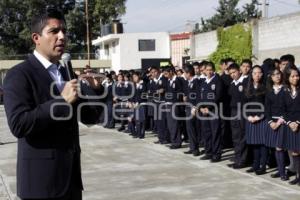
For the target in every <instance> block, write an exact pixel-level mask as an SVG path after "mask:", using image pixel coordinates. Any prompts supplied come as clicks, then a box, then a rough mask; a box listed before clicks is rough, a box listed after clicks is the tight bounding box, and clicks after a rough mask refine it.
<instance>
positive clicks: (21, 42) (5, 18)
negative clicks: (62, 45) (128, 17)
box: [0, 0, 126, 59]
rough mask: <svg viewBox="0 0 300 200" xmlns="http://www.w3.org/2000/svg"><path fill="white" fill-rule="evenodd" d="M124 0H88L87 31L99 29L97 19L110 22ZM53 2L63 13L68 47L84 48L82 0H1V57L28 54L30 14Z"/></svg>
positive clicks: (93, 34)
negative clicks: (88, 26) (67, 34)
mask: <svg viewBox="0 0 300 200" xmlns="http://www.w3.org/2000/svg"><path fill="white" fill-rule="evenodd" d="M125 2H126V0H89V3H90V4H89V14H90V20H89V24H90V29H91V31H90V33H91V38H96V37H97V36H99V33H100V19H101V20H102V21H103V22H105V23H106V22H110V21H111V20H112V19H113V18H115V17H118V16H120V15H122V14H124V13H125V10H126V9H125ZM49 5H52V6H55V7H58V8H60V9H61V10H62V11H63V12H64V13H65V18H66V22H67V26H68V30H69V31H68V32H69V43H68V44H69V46H68V50H69V51H70V52H71V53H84V52H86V48H85V47H86V42H85V41H86V19H85V7H84V1H83V0H47V1H41V0H0V59H1V55H5V58H7V55H18V54H28V53H30V51H31V50H32V48H33V45H32V42H31V40H30V29H29V27H30V21H31V18H32V15H33V14H34V13H37V12H39V11H41V10H44V9H45V8H46V6H49Z"/></svg>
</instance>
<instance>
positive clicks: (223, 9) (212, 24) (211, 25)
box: [200, 0, 260, 32]
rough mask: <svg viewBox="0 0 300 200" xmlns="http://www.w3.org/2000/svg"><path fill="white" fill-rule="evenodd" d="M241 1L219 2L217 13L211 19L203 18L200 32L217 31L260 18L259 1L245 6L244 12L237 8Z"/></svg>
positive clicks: (255, 0) (253, 1) (224, 0)
mask: <svg viewBox="0 0 300 200" xmlns="http://www.w3.org/2000/svg"><path fill="white" fill-rule="evenodd" d="M238 3H239V0H219V7H218V8H217V9H216V11H217V13H216V14H215V15H214V16H212V17H211V18H209V19H206V20H204V19H203V18H201V25H202V29H201V30H200V32H207V31H212V30H216V29H217V28H219V27H227V26H232V25H234V24H236V23H240V22H247V21H249V20H250V19H251V18H254V17H255V18H258V17H260V12H259V11H258V8H257V4H258V2H257V0H252V2H251V3H250V4H246V5H244V6H243V11H240V10H239V9H238V8H237V5H238Z"/></svg>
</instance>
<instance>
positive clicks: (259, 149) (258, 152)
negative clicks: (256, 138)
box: [251, 145, 268, 170]
mask: <svg viewBox="0 0 300 200" xmlns="http://www.w3.org/2000/svg"><path fill="white" fill-rule="evenodd" d="M251 146H252V149H253V157H254V159H253V169H254V170H258V169H266V165H267V160H268V148H267V147H266V146H265V145H251Z"/></svg>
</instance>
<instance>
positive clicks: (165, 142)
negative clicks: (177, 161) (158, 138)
mask: <svg viewBox="0 0 300 200" xmlns="http://www.w3.org/2000/svg"><path fill="white" fill-rule="evenodd" d="M161 144H170V142H168V141H162V142H161Z"/></svg>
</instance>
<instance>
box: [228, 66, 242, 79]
mask: <svg viewBox="0 0 300 200" xmlns="http://www.w3.org/2000/svg"><path fill="white" fill-rule="evenodd" d="M229 75H230V77H231V78H232V79H233V80H235V81H237V80H238V79H239V78H240V76H241V73H240V71H239V70H237V69H230V70H229Z"/></svg>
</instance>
